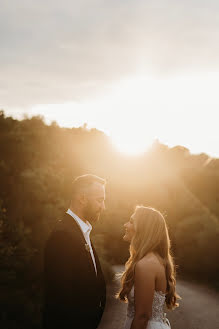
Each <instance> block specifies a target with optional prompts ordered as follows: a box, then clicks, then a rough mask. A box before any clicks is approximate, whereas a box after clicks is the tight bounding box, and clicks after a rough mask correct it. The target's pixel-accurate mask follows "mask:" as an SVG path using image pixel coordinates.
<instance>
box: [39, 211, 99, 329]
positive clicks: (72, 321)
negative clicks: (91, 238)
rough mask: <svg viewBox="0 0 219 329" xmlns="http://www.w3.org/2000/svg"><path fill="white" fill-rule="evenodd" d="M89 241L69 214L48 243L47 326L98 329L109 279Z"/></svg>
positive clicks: (46, 256)
mask: <svg viewBox="0 0 219 329" xmlns="http://www.w3.org/2000/svg"><path fill="white" fill-rule="evenodd" d="M85 244H86V241H85V239H84V236H83V233H82V232H81V229H80V228H79V226H78V224H77V223H76V222H75V220H74V219H73V218H72V217H71V216H70V215H68V214H65V215H64V218H63V220H60V221H59V223H58V224H57V227H56V228H55V230H54V231H53V232H52V234H51V235H50V237H49V239H48V241H47V243H46V246H45V254H44V279H45V305H44V311H43V328H45V329H56V328H57V329H94V328H97V326H98V324H99V322H100V320H101V317H102V314H103V310H104V307H105V300H106V286H105V281H104V277H103V273H102V270H101V266H100V263H99V259H98V256H97V254H96V252H95V249H94V246H93V245H92V247H93V251H94V257H95V260H96V266H97V275H96V272H95V268H94V265H93V261H92V258H91V255H90V253H89V251H87V250H86V248H85Z"/></svg>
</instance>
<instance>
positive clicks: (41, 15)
mask: <svg viewBox="0 0 219 329" xmlns="http://www.w3.org/2000/svg"><path fill="white" fill-rule="evenodd" d="M0 8H1V10H0V72H1V74H0V108H2V109H4V111H5V113H6V115H12V116H14V117H16V118H22V116H23V114H24V113H26V114H28V115H30V116H31V115H37V114H40V115H43V116H44V117H45V120H46V122H48V123H49V122H51V121H53V120H55V121H57V122H58V124H59V125H60V126H67V127H77V126H80V125H83V124H84V123H87V125H88V127H96V128H98V129H100V130H103V131H105V132H106V133H107V134H108V135H110V136H111V137H112V140H113V141H114V143H115V145H116V146H117V147H118V149H120V150H121V151H124V152H129V153H135V152H141V151H144V150H145V149H146V148H147V147H149V145H150V144H151V143H152V142H153V141H154V140H155V139H159V140H160V141H161V142H162V143H164V144H167V145H169V146H174V145H183V146H185V147H188V148H189V149H190V151H191V152H192V153H202V152H205V153H207V154H208V155H210V156H212V157H219V132H218V122H219V97H218V86H219V2H218V1H213V0H208V1H206V0H205V1H203V0H199V1H197V0H190V1H187V0H183V1H181V0H174V1H171V0H166V1H164V0H153V1H152V0H150V1H146V0H144V1H143V0H141V1H140V0H126V1H124V0H110V1H109V0H108V1H106V0H102V1H101V0H99V1H96V0H94V1H90V0H80V1H74V0H71V1H70V0H69V1H68V0H62V1H57V0H53V1H50V0H44V1H42V0H38V1H32V0H19V1H18V0H15V1H5V0H0Z"/></svg>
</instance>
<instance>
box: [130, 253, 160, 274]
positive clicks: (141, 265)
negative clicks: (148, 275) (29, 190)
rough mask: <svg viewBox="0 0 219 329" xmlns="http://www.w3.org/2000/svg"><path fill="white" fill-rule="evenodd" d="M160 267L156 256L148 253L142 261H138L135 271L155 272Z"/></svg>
mask: <svg viewBox="0 0 219 329" xmlns="http://www.w3.org/2000/svg"><path fill="white" fill-rule="evenodd" d="M161 267H162V265H161V263H160V262H159V260H158V258H157V256H156V255H155V254H154V253H148V254H147V255H145V256H144V257H143V258H142V259H140V260H139V261H138V262H137V263H136V266H135V268H136V270H137V271H147V270H150V271H155V272H157V271H158V270H160V269H161Z"/></svg>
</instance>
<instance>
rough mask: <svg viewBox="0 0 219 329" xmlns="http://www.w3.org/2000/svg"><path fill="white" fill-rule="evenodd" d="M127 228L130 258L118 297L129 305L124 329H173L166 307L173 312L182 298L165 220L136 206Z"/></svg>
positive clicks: (151, 210) (157, 213)
mask: <svg viewBox="0 0 219 329" xmlns="http://www.w3.org/2000/svg"><path fill="white" fill-rule="evenodd" d="M124 226H125V235H124V237H123V239H124V240H125V241H128V242H130V257H129V259H128V261H127V262H126V265H125V272H124V273H123V274H122V277H121V288H120V291H119V292H118V295H117V297H118V298H119V299H120V300H121V301H128V308H127V317H126V322H125V327H124V329H170V323H169V320H168V319H167V318H166V314H165V313H164V304H166V306H167V308H169V309H174V308H175V307H177V306H178V303H177V302H176V300H177V299H180V297H179V296H178V295H177V293H176V280H175V268H174V263H173V258H172V256H171V254H170V239H169V235H168V230H167V226H166V223H165V219H164V217H163V216H162V214H161V213H160V212H159V211H157V210H155V209H153V208H149V207H143V206H137V207H136V210H135V212H134V214H133V215H132V216H131V218H130V220H129V222H127V223H126V224H125V225H124Z"/></svg>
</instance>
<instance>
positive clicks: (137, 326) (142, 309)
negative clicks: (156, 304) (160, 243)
mask: <svg viewBox="0 0 219 329" xmlns="http://www.w3.org/2000/svg"><path fill="white" fill-rule="evenodd" d="M155 279H156V265H155V264H154V263H153V261H151V260H149V259H147V260H146V259H142V260H140V261H139V262H138V263H137V264H136V267H135V283H134V287H135V316H134V319H133V321H132V325H131V329H145V328H147V324H148V320H149V319H150V318H151V315H152V304H153V298H154V290H155Z"/></svg>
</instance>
